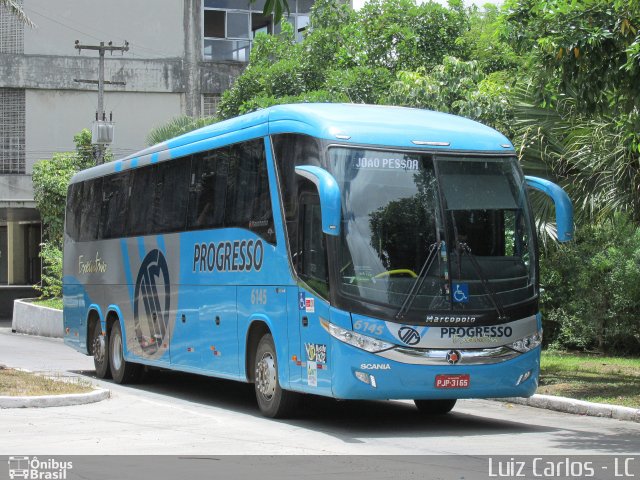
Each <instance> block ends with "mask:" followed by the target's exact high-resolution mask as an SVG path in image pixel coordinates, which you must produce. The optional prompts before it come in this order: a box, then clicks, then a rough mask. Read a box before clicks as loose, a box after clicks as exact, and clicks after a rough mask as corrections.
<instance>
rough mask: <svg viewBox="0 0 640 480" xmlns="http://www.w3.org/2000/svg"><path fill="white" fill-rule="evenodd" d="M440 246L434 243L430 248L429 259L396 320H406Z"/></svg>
mask: <svg viewBox="0 0 640 480" xmlns="http://www.w3.org/2000/svg"><path fill="white" fill-rule="evenodd" d="M439 244H440V242H435V243H432V244H431V246H430V247H429V254H428V255H427V258H426V259H425V260H424V263H423V264H422V268H420V272H418V276H417V277H416V279H415V281H414V282H413V284H412V285H411V288H410V289H409V292H408V293H407V298H405V299H404V302H402V306H401V307H400V310H398V313H396V317H395V318H396V320H404V315H405V313H407V311H408V310H409V309H410V308H411V305H413V301H414V300H415V298H416V297H417V295H418V292H419V291H420V289H421V288H422V285H423V284H424V281H425V279H426V278H427V275H426V274H427V272H429V270H430V269H431V265H433V261H434V260H435V259H436V256H437V255H436V254H437V252H438V245H439Z"/></svg>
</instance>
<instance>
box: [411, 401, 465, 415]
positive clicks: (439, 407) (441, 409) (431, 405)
mask: <svg viewBox="0 0 640 480" xmlns="http://www.w3.org/2000/svg"><path fill="white" fill-rule="evenodd" d="M456 402H457V400H455V399H445V400H414V401H413V403H415V404H416V407H417V408H418V410H419V411H420V413H424V414H427V415H445V414H447V413H449V412H450V411H451V410H452V409H453V407H454V406H455V404H456Z"/></svg>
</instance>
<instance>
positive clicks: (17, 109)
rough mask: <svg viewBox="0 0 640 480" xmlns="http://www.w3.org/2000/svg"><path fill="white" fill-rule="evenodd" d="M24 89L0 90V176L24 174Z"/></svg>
mask: <svg viewBox="0 0 640 480" xmlns="http://www.w3.org/2000/svg"><path fill="white" fill-rule="evenodd" d="M24 110H25V97H24V89H20V88H0V174H12V173H14V174H16V173H17V174H20V173H25V148H24V143H25V138H24V130H25V117H24Z"/></svg>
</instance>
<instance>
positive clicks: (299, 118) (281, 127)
mask: <svg viewBox="0 0 640 480" xmlns="http://www.w3.org/2000/svg"><path fill="white" fill-rule="evenodd" d="M278 133H301V134H307V135H312V136H314V137H318V138H322V139H325V140H329V141H335V142H336V143H339V144H343V145H348V144H354V145H371V146H390V147H400V148H411V149H424V150H438V151H457V152H461V151H467V152H481V153H483V152H484V153H490V152H492V153H513V146H512V144H511V142H510V141H509V140H508V139H507V138H506V137H505V136H504V135H502V134H501V133H499V132H497V131H496V130H494V129H492V128H490V127H487V126H486V125H482V124H481V123H478V122H475V121H473V120H469V119H467V118H463V117H458V116H455V115H450V114H447V113H440V112H433V111H430V110H421V109H417V108H406V107H393V106H382V105H363V104H338V103H298V104H291V105H277V106H273V107H269V108H266V109H263V110H258V111H256V112H252V113H248V114H246V115H242V116H239V117H235V118H231V119H229V120H224V121H222V122H219V123H214V124H212V125H209V126H206V127H203V128H200V129H198V130H194V131H193V132H189V133H186V134H184V135H181V136H179V137H176V138H173V139H171V140H167V141H166V142H162V143H159V144H157V145H154V146H152V147H149V148H146V149H144V150H141V151H140V152H137V153H134V154H132V155H130V156H128V157H125V158H123V159H121V160H117V161H114V162H110V163H107V164H104V165H99V166H97V167H93V168H90V169H88V170H84V171H82V172H79V173H78V174H76V175H75V176H74V177H73V179H72V180H71V182H72V183H75V182H78V181H82V180H86V179H89V178H94V177H99V176H102V175H108V174H110V173H114V172H118V171H122V170H126V169H129V168H136V167H139V166H143V165H146V164H149V163H155V162H158V161H163V160H168V159H171V158H177V157H181V156H184V155H189V154H191V153H195V152H198V151H202V150H207V149H211V148H216V147H219V146H223V145H227V144H231V143H237V142H240V141H243V140H248V139H251V138H258V137H261V136H265V135H269V134H278Z"/></svg>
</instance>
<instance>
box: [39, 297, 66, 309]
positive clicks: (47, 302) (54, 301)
mask: <svg viewBox="0 0 640 480" xmlns="http://www.w3.org/2000/svg"><path fill="white" fill-rule="evenodd" d="M33 304H34V305H39V306H41V307H49V308H55V309H57V310H62V299H61V298H39V299H37V300H34V301H33Z"/></svg>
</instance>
